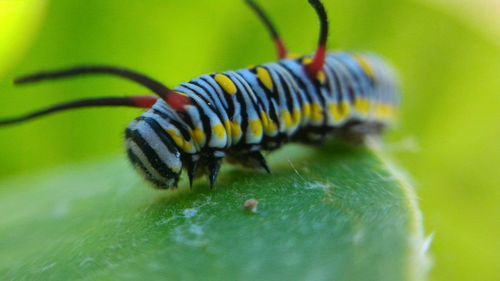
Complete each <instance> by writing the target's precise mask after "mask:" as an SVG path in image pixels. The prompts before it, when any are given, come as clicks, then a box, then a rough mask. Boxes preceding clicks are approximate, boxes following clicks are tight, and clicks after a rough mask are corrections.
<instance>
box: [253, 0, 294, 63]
mask: <svg viewBox="0 0 500 281" xmlns="http://www.w3.org/2000/svg"><path fill="white" fill-rule="evenodd" d="M245 2H246V3H247V4H248V6H249V7H250V8H251V9H252V10H253V11H254V12H255V14H256V15H257V16H258V17H259V19H260V20H261V21H262V23H264V25H265V26H266V28H267V30H268V31H269V34H270V35H271V38H272V39H273V41H274V44H275V45H276V51H277V52H278V59H286V58H287V57H288V51H287V49H286V47H285V43H283V40H282V39H281V36H280V35H279V33H278V30H277V29H276V27H275V26H274V24H273V22H272V21H271V20H270V19H269V17H268V16H267V14H266V13H265V12H264V10H263V9H262V8H261V7H260V6H259V5H257V3H255V1H253V0H246V1H245Z"/></svg>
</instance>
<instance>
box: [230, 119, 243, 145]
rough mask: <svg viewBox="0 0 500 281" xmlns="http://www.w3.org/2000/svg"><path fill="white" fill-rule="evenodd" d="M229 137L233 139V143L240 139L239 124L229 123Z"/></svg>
mask: <svg viewBox="0 0 500 281" xmlns="http://www.w3.org/2000/svg"><path fill="white" fill-rule="evenodd" d="M231 136H232V138H233V142H237V141H238V140H239V139H240V138H241V127H240V124H238V123H236V122H231Z"/></svg>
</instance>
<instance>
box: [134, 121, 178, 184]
mask: <svg viewBox="0 0 500 281" xmlns="http://www.w3.org/2000/svg"><path fill="white" fill-rule="evenodd" d="M125 135H126V148H127V154H128V157H129V159H130V161H131V162H132V164H133V165H134V166H135V167H136V169H137V170H138V171H139V172H140V173H141V174H142V175H143V176H144V177H145V178H146V180H148V181H149V182H151V183H152V184H153V185H154V186H155V187H156V188H159V189H167V188H175V187H177V183H178V182H179V177H180V175H181V172H182V159H181V153H180V151H179V150H178V148H177V146H176V145H175V142H174V140H172V138H171V137H170V136H169V135H168V134H167V133H165V130H163V129H162V127H161V126H160V125H159V124H158V123H157V122H156V121H155V120H154V119H153V118H150V117H139V118H138V119H136V120H135V121H134V122H132V124H131V125H130V126H129V127H128V128H127V130H126V132H125Z"/></svg>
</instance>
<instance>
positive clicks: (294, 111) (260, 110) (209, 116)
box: [0, 0, 399, 189]
mask: <svg viewBox="0 0 500 281" xmlns="http://www.w3.org/2000/svg"><path fill="white" fill-rule="evenodd" d="M309 2H310V4H311V5H312V6H313V7H314V8H315V10H316V12H317V14H318V15H319V17H320V20H321V33H320V42H319V47H318V50H317V51H316V53H315V54H314V55H312V56H304V57H301V58H298V59H289V58H287V52H286V48H285V46H284V44H283V42H282V41H281V39H280V37H279V36H278V33H277V32H276V29H275V28H274V26H273V25H272V24H271V22H270V20H269V19H268V18H267V16H266V15H265V14H264V13H263V11H262V9H261V8H260V7H259V6H257V5H256V4H255V3H254V2H253V1H247V3H248V4H249V5H250V7H252V8H253V9H254V11H255V12H256V13H257V15H258V16H259V17H260V18H261V20H262V21H263V22H264V23H265V24H266V26H267V27H268V29H269V31H270V32H271V35H272V37H273V39H274V41H275V43H276V46H277V50H278V55H279V58H280V60H279V61H278V62H276V63H269V64H264V65H260V66H257V67H253V68H249V69H241V70H238V71H227V72H221V73H214V74H209V75H204V76H201V77H198V78H196V79H193V80H191V81H190V82H187V83H183V84H181V85H180V86H179V87H177V88H175V89H173V90H171V89H169V88H167V87H166V86H165V85H163V84H161V83H159V82H157V81H156V80H153V79H151V78H149V77H147V76H145V75H142V74H139V73H137V72H133V71H130V70H125V69H121V68H115V67H104V66H92V67H77V68H72V69H68V70H63V71H53V72H42V73H37V74H34V75H30V76H25V77H22V78H20V79H18V80H16V83H18V84H25V83H33V82H38V81H42V80H48V79H58V78H65V77H71V76H76V75H89V74H109V75H115V76H120V77H123V78H127V79H129V80H132V81H135V82H137V83H140V84H142V85H143V86H145V87H147V88H149V89H150V90H152V91H153V92H154V93H155V94H157V95H158V97H127V98H99V99H87V100H79V101H75V102H70V103H66V104H62V105H58V106H55V107H52V108H48V109H45V110H42V111H38V112H35V113H32V114H28V115H26V116H22V117H19V118H13V119H7V120H3V121H0V126H1V125H10V124H16V123H20V122H23V121H27V120H31V119H34V118H36V117H39V116H42V115H46V114H49V113H53V112H58V111H62V110H68V109H74V108H82V107H90V106H131V107H140V108H147V109H148V110H147V111H146V112H145V113H143V114H142V115H141V116H140V117H139V118H137V119H136V120H134V121H133V122H132V124H131V125H130V126H129V127H128V128H127V129H126V132H125V139H126V141H125V142H126V150H127V154H128V157H129V159H130V161H131V162H132V164H133V165H134V166H135V167H136V168H137V169H138V170H139V171H140V173H142V174H143V176H144V177H145V178H146V179H147V180H148V181H149V182H150V183H152V184H153V186H155V187H157V188H162V189H164V188H174V187H177V185H178V181H179V177H180V175H181V172H182V170H187V173H188V177H189V180H190V183H192V181H193V179H194V178H196V177H199V176H201V175H204V174H206V175H208V178H209V182H210V186H214V185H215V183H216V179H217V175H218V173H219V169H220V166H221V162H222V160H223V159H227V160H228V161H229V162H232V163H236V164H240V165H243V166H246V167H250V168H263V169H264V170H266V171H268V172H269V171H270V170H269V167H268V166H267V164H266V161H265V158H264V156H263V155H262V151H272V150H275V149H277V148H279V147H281V146H282V145H283V144H285V143H288V142H303V143H318V142H321V141H323V140H324V139H326V138H327V137H346V136H348V137H350V138H361V139H362V138H363V137H365V136H367V135H371V134H380V133H381V132H382V131H383V129H384V128H385V127H387V126H388V125H389V124H390V123H391V122H392V120H393V115H394V111H395V110H396V108H397V106H398V103H399V94H398V86H397V79H396V77H395V75H394V72H393V70H392V69H391V67H390V66H388V65H387V64H386V63H385V62H384V61H383V60H382V59H380V58H378V57H377V56H375V55H371V54H354V53H343V52H342V53H341V52H338V53H326V38H327V34H328V28H327V27H328V24H327V17H326V12H325V9H324V7H323V5H322V4H321V2H320V1H319V0H309Z"/></svg>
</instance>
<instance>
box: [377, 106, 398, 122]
mask: <svg viewBox="0 0 500 281" xmlns="http://www.w3.org/2000/svg"><path fill="white" fill-rule="evenodd" d="M376 115H377V117H379V118H382V119H389V118H391V117H392V116H393V115H394V109H393V107H392V106H390V105H387V104H380V105H379V106H378V108H377V113H376Z"/></svg>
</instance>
